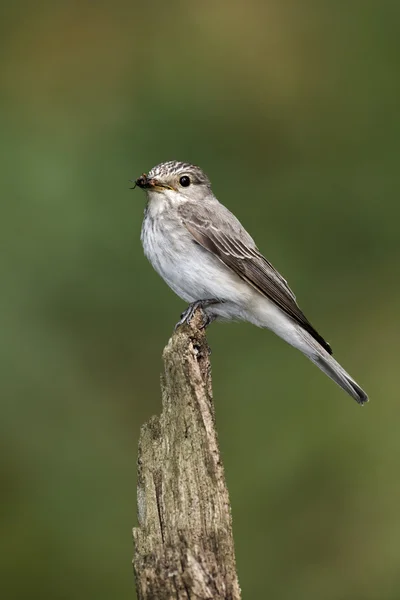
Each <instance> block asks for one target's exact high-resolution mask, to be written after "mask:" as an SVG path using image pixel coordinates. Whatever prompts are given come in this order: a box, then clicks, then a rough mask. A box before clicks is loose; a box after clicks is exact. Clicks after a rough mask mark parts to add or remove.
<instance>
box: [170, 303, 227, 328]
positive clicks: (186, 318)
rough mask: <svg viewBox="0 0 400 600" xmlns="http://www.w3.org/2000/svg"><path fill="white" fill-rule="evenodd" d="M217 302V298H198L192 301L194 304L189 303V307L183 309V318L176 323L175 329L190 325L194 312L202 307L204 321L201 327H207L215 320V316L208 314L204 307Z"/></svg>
mask: <svg viewBox="0 0 400 600" xmlns="http://www.w3.org/2000/svg"><path fill="white" fill-rule="evenodd" d="M216 302H217V301H216V300H197V301H196V302H192V304H189V306H188V307H187V309H186V310H185V311H183V313H182V314H181V318H180V319H179V321H178V322H177V324H176V325H175V331H176V330H177V329H178V327H180V326H181V325H189V323H190V321H191V320H192V319H193V317H194V313H195V312H196V310H198V309H200V310H201V313H202V323H201V325H200V326H199V329H205V328H206V327H208V325H209V324H210V323H212V321H214V319H215V317H212V316H211V315H208V314H207V313H206V312H205V311H204V309H205V308H206V307H207V306H210V305H211V304H216Z"/></svg>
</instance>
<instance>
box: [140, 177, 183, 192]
mask: <svg viewBox="0 0 400 600" xmlns="http://www.w3.org/2000/svg"><path fill="white" fill-rule="evenodd" d="M136 186H138V187H140V188H142V190H154V191H155V192H161V191H163V190H172V189H173V188H172V187H171V186H169V185H166V184H165V183H161V182H160V181H158V179H155V178H154V177H153V178H152V179H149V178H148V177H147V175H146V173H143V175H141V176H140V177H138V178H137V179H136V181H135V187H136ZM132 189H133V188H132Z"/></svg>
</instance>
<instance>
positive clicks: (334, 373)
mask: <svg viewBox="0 0 400 600" xmlns="http://www.w3.org/2000/svg"><path fill="white" fill-rule="evenodd" d="M311 360H312V361H313V362H314V364H316V365H317V367H319V368H320V369H321V371H323V372H324V373H326V375H328V377H330V378H331V379H333V381H334V382H335V383H337V384H338V385H340V387H341V388H342V389H343V390H344V391H345V392H347V393H348V394H350V396H351V397H352V398H354V400H355V401H356V402H358V404H361V405H363V404H365V403H366V402H368V396H367V394H366V393H365V392H364V390H363V389H362V388H361V387H360V386H359V385H358V383H357V382H356V381H354V379H353V378H352V377H350V375H349V374H348V373H346V371H345V370H344V369H343V367H342V366H341V365H340V364H339V363H338V362H337V361H336V360H335V359H334V358H333V357H332V356H329V354H328V356H326V357H325V356H322V355H319V356H318V355H317V356H316V357H315V359H313V358H311Z"/></svg>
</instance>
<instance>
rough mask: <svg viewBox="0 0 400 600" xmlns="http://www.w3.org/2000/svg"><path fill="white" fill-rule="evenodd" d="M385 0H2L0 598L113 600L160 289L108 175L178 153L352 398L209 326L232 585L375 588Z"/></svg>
mask: <svg viewBox="0 0 400 600" xmlns="http://www.w3.org/2000/svg"><path fill="white" fill-rule="evenodd" d="M399 19H400V5H399V3H397V2H393V1H391V0H381V1H380V2H377V1H376V2H370V1H368V0H364V1H361V0H360V1H353V2H343V1H340V0H336V1H334V0H330V1H328V0H321V1H318V2H317V1H311V0H308V1H307V0H306V1H304V2H296V1H295V0H287V1H284V2H282V1H281V0H269V1H268V2H257V1H256V0H247V1H246V2H245V1H244V0H241V1H232V0H231V1H230V2H228V1H227V0H225V1H221V2H211V1H203V2H201V3H200V2H177V1H170V2H161V1H150V2H146V3H135V2H128V1H123V0H115V1H114V2H112V3H111V2H108V3H107V2H93V1H92V2H88V1H82V0H80V1H79V2H78V1H76V0H75V1H71V0H69V1H68V2H66V1H53V2H50V1H48V2H36V3H33V2H28V1H24V2H22V1H20V2H18V1H17V2H14V3H5V2H3V3H2V6H1V19H0V30H1V44H2V51H1V54H0V67H1V69H0V77H1V79H2V86H1V88H2V94H1V111H0V131H1V136H0V148H1V155H2V157H1V163H2V202H1V216H0V232H1V238H0V239H1V247H2V252H1V255H0V268H1V282H2V290H1V298H0V303H1V312H0V314H1V337H0V352H1V362H0V364H1V388H2V391H1V423H0V427H1V438H0V441H1V458H0V486H1V505H2V510H1V532H0V544H1V554H2V557H1V570H2V571H3V573H2V587H3V593H2V597H4V598H7V600H8V599H10V600H11V599H22V598H26V597H27V596H28V595H29V597H38V598H39V597H40V598H42V599H50V598H51V599H63V600H64V599H65V600H66V599H72V600H80V599H82V600H88V599H90V598H93V599H95V598H96V600H102V599H104V600H106V599H110V598H118V599H121V598H126V599H128V598H129V599H133V598H134V597H135V593H134V582H133V575H132V572H131V556H132V553H133V548H132V542H131V527H132V526H133V525H134V524H135V523H136V508H135V501H136V499H135V492H136V490H135V483H136V454H137V441H138V435H139V428H140V425H141V424H142V423H143V422H144V421H146V420H147V419H148V418H149V417H150V416H151V415H152V414H156V413H159V412H160V393H159V373H160V370H161V359H160V356H161V352H162V349H163V346H164V345H165V343H166V342H167V340H168V337H169V336H170V334H171V331H172V328H173V325H174V324H175V322H176V321H177V319H178V317H179V314H180V312H181V311H182V310H183V308H184V307H185V305H184V303H183V302H182V301H181V300H179V299H178V298H177V297H175V296H174V294H173V293H172V292H171V291H170V290H169V289H168V288H167V286H166V285H165V284H164V283H163V282H162V281H161V279H160V278H159V277H158V276H157V275H156V274H155V272H153V270H152V268H151V267H150V265H149V264H148V263H147V261H146V260H145V258H144V256H143V252H142V248H141V245H140V241H139V235H140V226H141V220H142V214H143V208H144V195H143V194H142V192H140V191H138V190H136V191H135V192H132V191H130V190H129V185H130V184H129V181H128V180H129V179H130V178H135V177H137V176H138V175H139V174H141V173H142V172H143V171H147V170H149V169H150V168H151V167H152V166H153V165H155V164H156V163H158V162H161V161H164V160H169V159H174V158H176V159H178V160H184V161H191V162H195V163H196V164H199V165H201V166H202V167H203V168H204V170H205V171H206V172H207V173H208V174H209V176H210V178H211V180H212V182H213V187H214V191H215V193H216V195H217V196H218V197H219V199H220V200H221V201H222V202H224V203H225V204H226V205H227V206H228V207H229V208H231V209H232V210H233V211H234V212H235V213H236V214H237V216H238V217H239V218H240V219H241V220H242V222H243V223H244V224H245V226H246V227H247V228H248V229H249V231H250V232H251V233H252V235H253V236H254V237H255V239H256V241H257V243H258V246H259V247H260V249H261V250H262V251H263V252H264V253H265V254H266V256H267V257H268V258H269V259H270V260H271V261H272V263H273V264H274V265H275V266H276V267H277V268H278V269H279V270H281V272H282V273H283V274H284V275H285V277H287V279H288V280H289V283H290V285H291V286H292V287H293V289H294V290H295V292H296V294H297V298H298V300H299V302H300V305H301V307H302V308H303V310H304V311H305V312H306V314H307V315H308V317H309V318H310V320H311V321H312V323H313V324H315V326H316V327H317V329H318V330H320V332H321V334H322V335H324V336H325V337H326V338H327V339H328V340H329V342H330V343H331V344H332V347H333V349H334V351H335V356H336V358H337V359H338V360H339V361H341V362H342V363H343V364H344V365H345V367H346V368H347V369H348V370H349V371H350V373H351V374H352V375H353V376H354V377H355V378H356V379H357V380H358V381H359V383H360V384H361V385H363V386H364V387H365V389H366V390H367V391H368V392H369V394H370V397H371V402H370V404H369V405H368V406H366V407H365V408H364V409H361V408H360V407H359V406H357V404H356V403H355V402H354V401H353V400H351V399H350V398H349V397H347V396H346V395H345V394H344V393H343V392H342V391H341V390H340V389H339V388H338V387H337V386H335V385H334V384H333V383H332V382H331V381H330V380H329V379H328V378H326V377H325V376H324V375H322V373H321V372H320V371H318V369H316V368H315V367H314V366H313V365H312V364H311V363H310V362H308V361H306V359H304V357H302V356H301V355H300V353H297V352H295V351H294V350H293V349H292V348H290V347H289V346H287V345H286V344H284V343H283V342H282V341H281V340H279V339H278V338H276V337H275V336H274V335H272V334H270V333H268V332H266V331H262V330H257V329H256V328H254V327H251V326H250V325H243V324H242V325H218V324H215V325H214V326H212V327H211V328H210V330H209V341H210V344H211V346H212V349H213V354H212V363H213V380H214V396H215V404H216V413H217V423H218V430H219V435H220V443H221V449H222V454H223V459H224V463H225V469H226V476H227V481H228V485H229V490H230V494H231V501H232V511H233V520H234V534H235V543H236V551H237V563H238V571H239V578H240V582H241V585H242V588H243V597H244V598H247V599H254V598H275V599H279V600H286V599H292V598H293V597H296V598H297V599H298V600H302V599H307V600H314V599H315V600H317V599H318V600H320V599H321V598H323V599H324V600H347V599H351V600H371V599H376V600H378V599H379V600H392V599H393V600H394V599H398V598H400V516H399V506H400V485H399V473H400V435H399V425H398V419H399V408H398V406H399V403H398V375H399V364H398V356H399V351H398V343H399V333H400V332H399V327H398V312H399V304H400V283H399V267H398V265H399V254H400V240H399V218H400V209H399V202H398V199H399V193H400V177H399V137H400V110H399V106H400V84H399V71H400V36H399Z"/></svg>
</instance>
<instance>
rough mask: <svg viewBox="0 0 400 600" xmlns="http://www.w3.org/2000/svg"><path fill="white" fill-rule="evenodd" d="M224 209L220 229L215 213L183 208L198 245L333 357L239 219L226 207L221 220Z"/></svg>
mask: <svg viewBox="0 0 400 600" xmlns="http://www.w3.org/2000/svg"><path fill="white" fill-rule="evenodd" d="M221 208H222V209H223V211H222V215H221V216H222V217H228V218H227V219H224V218H223V219H222V220H221V226H220V227H218V226H216V224H214V223H212V222H211V218H210V216H209V215H210V214H211V215H213V216H212V218H213V221H216V218H217V217H216V215H215V214H213V213H212V212H211V213H210V212H207V213H206V212H205V211H204V209H203V208H202V207H200V206H199V205H195V204H191V203H190V204H189V203H185V204H184V205H182V207H181V209H180V214H181V216H182V218H183V223H184V225H185V226H186V228H187V229H188V231H189V232H190V233H191V235H192V236H193V238H194V240H195V241H196V242H197V243H199V244H200V245H201V246H203V248H205V249H206V250H208V251H209V252H212V253H213V254H214V255H215V256H217V257H218V258H219V260H221V261H222V262H223V263H224V264H225V265H226V266H227V267H229V268H230V269H232V271H234V272H235V273H236V274H237V275H239V277H241V278H242V279H244V280H245V281H247V282H248V283H249V284H250V285H252V286H253V287H254V288H255V289H256V290H258V291H259V292H260V293H261V294H263V295H264V296H266V297H267V298H269V299H270V300H272V301H273V302H275V304H276V305H277V306H279V308H280V309H281V310H283V311H284V312H285V313H286V314H287V315H288V316H289V317H291V318H292V319H293V320H294V321H295V322H296V323H298V324H299V325H301V327H303V328H304V329H305V330H306V331H308V333H310V334H311V335H312V336H313V338H314V339H315V340H316V341H317V342H318V343H319V344H320V345H321V346H322V347H323V348H325V350H326V351H327V352H329V354H332V350H331V347H330V346H329V344H328V343H327V342H326V341H325V340H324V339H323V338H322V337H321V336H320V335H319V333H318V332H317V331H316V330H315V329H314V327H313V326H312V325H311V323H310V322H309V321H308V319H307V318H306V317H305V315H304V314H303V312H302V311H301V310H300V308H299V307H298V306H297V303H296V297H295V295H294V294H293V292H292V290H291V289H290V288H289V286H288V284H287V282H286V280H285V279H284V278H283V277H282V276H281V275H280V273H278V271H277V270H276V269H275V268H274V267H273V266H272V265H271V263H270V262H269V261H268V260H267V259H266V258H264V256H263V255H262V254H261V253H260V252H259V250H258V249H257V247H256V246H255V245H254V242H253V240H252V238H251V237H250V236H249V235H248V234H247V232H246V231H245V230H244V228H243V227H242V225H241V224H240V223H239V221H238V220H237V219H236V217H234V216H233V215H232V213H230V212H229V211H228V209H226V208H225V207H224V206H222V205H219V206H218V218H219V217H220V212H221ZM225 212H226V214H225Z"/></svg>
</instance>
